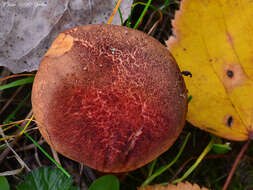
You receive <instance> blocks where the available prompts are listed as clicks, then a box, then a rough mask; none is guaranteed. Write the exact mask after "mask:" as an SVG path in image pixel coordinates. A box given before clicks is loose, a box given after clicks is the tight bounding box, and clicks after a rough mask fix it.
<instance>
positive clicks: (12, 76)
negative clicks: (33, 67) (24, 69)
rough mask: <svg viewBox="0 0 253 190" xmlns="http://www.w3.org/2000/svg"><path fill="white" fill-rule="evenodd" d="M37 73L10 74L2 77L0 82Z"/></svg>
mask: <svg viewBox="0 0 253 190" xmlns="http://www.w3.org/2000/svg"><path fill="white" fill-rule="evenodd" d="M34 75H35V74H16V75H10V76H7V77H4V78H1V79H0V82H3V81H5V80H7V79H10V78H15V77H27V76H30V77H32V76H34Z"/></svg>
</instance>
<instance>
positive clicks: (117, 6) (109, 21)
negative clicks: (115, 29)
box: [107, 0, 122, 24]
mask: <svg viewBox="0 0 253 190" xmlns="http://www.w3.org/2000/svg"><path fill="white" fill-rule="evenodd" d="M121 1H122V0H119V1H118V3H117V5H116V7H115V8H114V10H113V12H112V15H111V17H110V18H109V20H108V22H107V24H111V22H112V19H113V17H114V16H115V14H116V13H117V11H118V9H119V6H120V3H121Z"/></svg>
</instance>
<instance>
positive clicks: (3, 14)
mask: <svg viewBox="0 0 253 190" xmlns="http://www.w3.org/2000/svg"><path fill="white" fill-rule="evenodd" d="M115 2H116V1H115V0H5V1H3V2H2V1H0V66H5V67H8V68H9V69H10V70H11V71H12V72H14V73H20V72H24V71H28V72H30V71H33V70H36V69H37V68H38V65H39V63H40V60H41V58H42V57H43V55H44V54H45V52H46V51H47V49H48V48H49V47H50V45H51V43H52V41H53V40H54V39H55V38H56V36H57V35H58V34H59V33H60V32H61V31H64V30H66V29H68V28H71V27H75V26H80V25H86V24H91V23H93V24H94V23H106V22H107V21H108V19H109V17H110V15H111V13H112V11H113V9H114V7H115ZM131 4H132V1H127V0H124V1H122V3H121V6H120V8H121V11H122V15H123V18H124V19H126V18H127V16H128V14H129V13H130V9H131ZM112 24H117V25H120V24H121V23H120V17H119V15H118V13H117V14H116V15H115V17H114V19H113V22H112Z"/></svg>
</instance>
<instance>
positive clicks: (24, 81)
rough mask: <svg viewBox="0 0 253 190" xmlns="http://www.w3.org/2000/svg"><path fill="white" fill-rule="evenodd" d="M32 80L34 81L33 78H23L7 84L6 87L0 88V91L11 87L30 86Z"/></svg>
mask: <svg viewBox="0 0 253 190" xmlns="http://www.w3.org/2000/svg"><path fill="white" fill-rule="evenodd" d="M33 80H34V77H27V78H24V79H19V80H16V81H14V82H11V83H8V84H6V85H3V86H0V90H4V89H7V88H13V87H16V86H21V85H24V84H30V83H33Z"/></svg>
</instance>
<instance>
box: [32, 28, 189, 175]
mask: <svg viewBox="0 0 253 190" xmlns="http://www.w3.org/2000/svg"><path fill="white" fill-rule="evenodd" d="M32 105H33V111H34V115H35V117H36V120H37V122H38V124H39V129H40V132H41V134H42V135H43V137H44V138H45V139H46V141H47V142H48V143H49V144H50V145H51V146H53V148H54V149H55V150H56V151H58V152H59V153H61V154H63V155H65V156H66V157H68V158H71V159H73V160H75V161H78V162H81V163H83V164H85V165H88V166H90V167H91V168H94V169H97V170H99V171H102V172H115V173H116V172H126V171H130V170H134V169H136V168H138V167H141V166H143V165H144V164H147V163H148V162H150V161H152V160H153V159H155V158H156V157H157V156H159V155H160V154H162V153H163V152H165V151H166V150H167V149H168V148H169V147H170V146H171V145H172V143H173V142H174V141H175V140H176V138H177V137H178V135H179V133H180V132H181V130H182V128H183V125H184V122H185V117H186V112H187V94H186V88H185V84H184V81H183V78H182V76H181V73H180V71H179V68H178V66H177V64H176V63H175V60H174V59H173V57H172V56H171V55H170V53H169V51H168V50H167V49H166V48H165V47H164V46H163V45H161V44H160V43H159V42H158V41H156V40H155V39H153V38H152V37H150V36H148V35H146V34H144V33H142V32H140V31H136V30H133V29H129V28H127V27H121V26H113V25H87V26H81V27H77V28H73V29H70V30H67V31H65V32H63V33H61V34H60V35H59V36H58V37H57V39H56V40H55V41H54V42H53V44H52V46H51V48H50V49H49V51H48V52H47V54H46V55H45V56H44V58H43V60H42V61H41V64H40V67H39V70H38V72H37V75H36V77H35V81H34V85H33V92H32Z"/></svg>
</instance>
